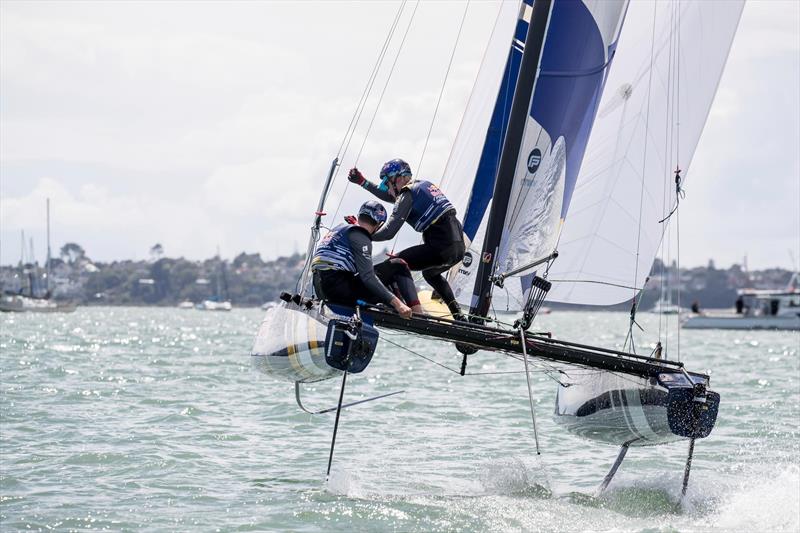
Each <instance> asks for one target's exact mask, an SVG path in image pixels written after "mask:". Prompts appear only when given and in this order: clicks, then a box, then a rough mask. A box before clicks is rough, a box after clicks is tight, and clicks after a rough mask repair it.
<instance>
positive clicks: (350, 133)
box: [331, 0, 408, 220]
mask: <svg viewBox="0 0 800 533" xmlns="http://www.w3.org/2000/svg"><path fill="white" fill-rule="evenodd" d="M407 1H408V0H403V1H402V2H401V3H400V7H399V8H398V9H397V13H395V16H394V20H393V21H392V25H391V26H390V29H389V32H388V34H387V36H386V39H385V40H384V42H383V46H382V47H381V50H380V52H379V53H378V58H377V60H376V62H375V65H374V66H373V68H372V72H371V73H370V76H369V78H368V79H367V84H366V85H365V87H364V91H363V92H362V94H361V98H360V99H359V102H358V105H357V106H356V111H355V112H354V113H353V117H352V118H351V119H350V124H348V126H347V131H346V132H345V135H344V137H343V138H342V144H340V145H339V151H338V152H337V156H338V158H339V161H340V162H342V161H344V157H345V155H346V154H347V151H348V150H349V148H350V143H351V142H352V140H353V137H354V136H355V132H356V129H357V128H358V123H359V122H360V121H361V115H362V114H363V112H364V109H366V106H367V100H368V98H369V95H370V94H371V93H372V87H373V86H374V85H375V80H377V79H378V71H379V70H380V67H381V65H383V60H384V58H385V57H386V52H387V50H388V49H389V44H390V43H391V40H392V37H394V32H395V30H396V29H397V23H398V22H399V21H400V17H401V15H402V13H403V9H404V8H405V5H406V3H407ZM345 141H347V142H346V144H345ZM341 169H342V165H341V164H340V165H337V167H336V170H335V172H334V175H333V179H332V180H331V187H333V184H334V183H335V182H336V178H338V177H339V172H340V171H341ZM349 185H350V182H349V181H348V182H347V183H345V186H344V190H343V191H342V194H341V196H340V197H339V203H338V204H337V205H336V211H335V212H334V214H333V219H332V220H336V217H337V216H338V214H339V209H340V208H341V206H342V201H343V200H344V197H345V193H346V192H347V188H348V187H349Z"/></svg>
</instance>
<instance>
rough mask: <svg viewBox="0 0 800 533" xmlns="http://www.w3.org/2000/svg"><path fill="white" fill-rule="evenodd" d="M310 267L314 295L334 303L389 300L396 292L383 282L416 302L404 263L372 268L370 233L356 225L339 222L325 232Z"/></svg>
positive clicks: (413, 302)
mask: <svg viewBox="0 0 800 533" xmlns="http://www.w3.org/2000/svg"><path fill="white" fill-rule="evenodd" d="M379 266H380V265H379ZM311 268H312V271H313V272H314V290H315V292H316V293H317V296H320V297H322V298H323V299H325V300H328V301H330V302H333V303H338V304H342V305H349V306H352V305H355V304H356V303H357V301H358V300H362V301H364V302H368V303H384V304H389V303H390V302H391V301H392V298H393V297H394V296H395V295H394V294H392V292H390V291H389V289H387V288H386V286H384V283H386V284H387V285H389V286H390V287H392V288H393V289H395V290H396V291H397V292H398V293H399V295H400V296H401V297H404V299H405V298H408V299H411V300H412V302H409V301H408V300H406V304H407V305H415V304H416V303H418V302H417V301H416V289H415V288H414V282H413V280H412V279H411V274H410V273H409V271H408V268H407V267H405V266H404V265H397V264H389V265H386V266H382V267H381V268H373V266H372V240H371V239H370V234H369V232H368V231H367V230H365V229H364V228H362V227H360V226H358V225H345V224H342V225H340V226H338V227H336V228H334V229H333V231H331V232H330V233H328V234H327V235H326V236H325V238H323V239H322V241H321V242H320V244H319V246H318V247H317V251H316V252H315V254H314V259H313V261H312V262H311ZM376 274H377V276H376ZM382 282H383V283H382ZM409 287H410V288H409Z"/></svg>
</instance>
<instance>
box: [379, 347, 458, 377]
mask: <svg viewBox="0 0 800 533" xmlns="http://www.w3.org/2000/svg"><path fill="white" fill-rule="evenodd" d="M383 341H384V342H388V343H389V344H393V345H394V346H397V347H398V348H401V349H403V350H405V351H407V352H409V353H411V354H413V355H416V356H417V357H421V358H423V359H425V360H426V361H428V362H429V363H433V364H434V365H436V366H440V367H442V368H444V369H445V370H449V371H450V372H453V373H454V374H459V375H460V374H461V372H460V371H458V370H456V369H454V368H450V367H449V366H447V365H443V364H442V363H440V362H439V361H436V360H434V359H431V358H430V357H427V356H424V355H422V354H421V353H419V352H415V351H414V350H412V349H411V348H407V347H405V346H403V345H402V344H399V343H397V342H394V341H391V340H389V339H386V338H384V339H383Z"/></svg>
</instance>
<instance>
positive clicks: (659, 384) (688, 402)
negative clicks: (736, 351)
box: [554, 370, 719, 446]
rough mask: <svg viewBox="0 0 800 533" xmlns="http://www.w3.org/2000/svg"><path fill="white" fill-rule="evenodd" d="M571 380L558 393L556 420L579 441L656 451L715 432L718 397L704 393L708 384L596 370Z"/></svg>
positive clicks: (678, 377)
mask: <svg viewBox="0 0 800 533" xmlns="http://www.w3.org/2000/svg"><path fill="white" fill-rule="evenodd" d="M568 374H569V376H570V378H571V379H570V380H569V382H568V383H567V382H565V385H567V386H564V385H561V386H559V388H558V393H557V395H556V408H555V416H554V419H555V421H556V423H558V424H559V425H561V426H563V427H564V428H565V429H566V430H567V431H569V432H571V433H574V434H576V435H579V436H581V437H584V438H587V439H590V440H595V441H599V442H605V443H608V444H615V445H629V446H653V445H656V444H665V443H668V442H675V441H678V440H683V439H687V438H703V437H705V436H707V435H708V434H709V433H710V432H711V429H712V428H713V426H714V422H715V420H716V416H717V409H718V407H719V395H718V394H717V393H715V392H707V393H706V392H705V386H706V385H707V383H706V380H705V378H700V377H699V376H694V375H693V376H692V378H693V380H694V383H690V382H689V380H688V379H687V378H686V377H685V375H684V374H683V373H675V374H671V373H668V374H661V375H660V376H659V377H658V378H650V379H646V378H641V377H636V376H631V375H622V374H614V373H611V372H606V371H595V370H577V371H569V373H568ZM695 384H700V385H701V386H702V392H703V393H704V394H698V392H700V389H695Z"/></svg>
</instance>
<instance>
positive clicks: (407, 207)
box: [372, 191, 414, 242]
mask: <svg viewBox="0 0 800 533" xmlns="http://www.w3.org/2000/svg"><path fill="white" fill-rule="evenodd" d="M413 203H414V198H413V197H412V196H411V192H410V191H403V192H401V193H400V196H398V197H397V200H396V201H395V202H394V209H393V210H392V214H391V215H390V216H389V220H387V221H386V224H384V225H383V227H382V228H381V229H379V230H378V231H376V232H375V233H373V234H372V240H373V241H376V242H377V241H388V240H389V239H391V238H392V237H394V236H395V235H397V232H398V231H400V228H401V227H403V222H405V221H406V218H408V214H409V213H410V212H411V205H412V204H413Z"/></svg>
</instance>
